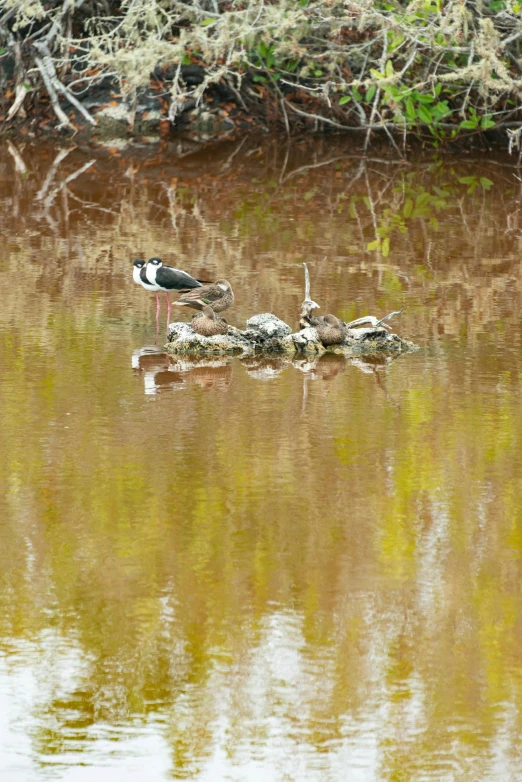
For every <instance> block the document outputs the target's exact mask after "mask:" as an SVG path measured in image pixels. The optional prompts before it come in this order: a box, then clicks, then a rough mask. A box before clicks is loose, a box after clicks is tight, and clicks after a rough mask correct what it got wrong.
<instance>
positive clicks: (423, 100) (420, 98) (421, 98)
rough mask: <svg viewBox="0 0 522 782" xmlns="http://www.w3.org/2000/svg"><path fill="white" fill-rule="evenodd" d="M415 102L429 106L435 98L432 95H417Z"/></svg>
mask: <svg viewBox="0 0 522 782" xmlns="http://www.w3.org/2000/svg"><path fill="white" fill-rule="evenodd" d="M417 100H418V101H419V103H425V104H426V105H429V104H430V103H433V102H434V100H435V98H434V97H433V95H417Z"/></svg>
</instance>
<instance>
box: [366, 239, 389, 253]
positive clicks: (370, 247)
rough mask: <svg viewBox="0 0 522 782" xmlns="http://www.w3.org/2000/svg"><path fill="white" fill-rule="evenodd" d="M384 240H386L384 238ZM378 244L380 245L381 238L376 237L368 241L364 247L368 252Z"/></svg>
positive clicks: (375, 248)
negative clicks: (372, 240)
mask: <svg viewBox="0 0 522 782" xmlns="http://www.w3.org/2000/svg"><path fill="white" fill-rule="evenodd" d="M384 241H386V239H385V240H384ZM380 246H381V240H380V239H376V240H375V241H374V242H370V243H369V244H367V245H366V249H367V250H368V251H369V252H372V250H377V249H378V248H379V247H380Z"/></svg>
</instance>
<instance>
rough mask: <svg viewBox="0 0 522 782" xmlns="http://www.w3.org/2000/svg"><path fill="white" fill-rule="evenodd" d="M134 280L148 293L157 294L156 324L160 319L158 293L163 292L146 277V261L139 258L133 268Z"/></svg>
mask: <svg viewBox="0 0 522 782" xmlns="http://www.w3.org/2000/svg"><path fill="white" fill-rule="evenodd" d="M132 278H133V280H134V282H135V283H136V285H141V286H142V287H143V288H145V290H146V291H152V292H153V293H155V294H156V323H157V322H158V319H159V311H160V300H159V293H158V291H160V290H162V288H160V287H159V285H156V283H150V282H149V281H148V280H147V277H146V275H145V261H143V260H141V258H137V259H136V260H135V261H134V263H133V267H132Z"/></svg>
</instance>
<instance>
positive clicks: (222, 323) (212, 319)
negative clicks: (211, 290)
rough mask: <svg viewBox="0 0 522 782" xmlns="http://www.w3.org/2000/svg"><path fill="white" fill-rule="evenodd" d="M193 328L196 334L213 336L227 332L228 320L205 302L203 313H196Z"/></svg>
mask: <svg viewBox="0 0 522 782" xmlns="http://www.w3.org/2000/svg"><path fill="white" fill-rule="evenodd" d="M192 328H193V329H194V331H195V332H196V334H201V335H202V336H203V337H213V336H214V335H215V334H226V333H227V329H228V325H227V322H226V320H223V318H220V317H219V315H216V313H215V312H214V310H213V309H212V307H210V306H209V305H208V304H204V305H203V309H202V310H201V315H195V316H194V318H193V319H192Z"/></svg>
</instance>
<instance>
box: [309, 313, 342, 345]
mask: <svg viewBox="0 0 522 782" xmlns="http://www.w3.org/2000/svg"><path fill="white" fill-rule="evenodd" d="M308 322H309V323H310V325H311V326H314V327H315V329H316V331H317V336H318V337H319V339H320V340H321V342H322V343H323V345H324V346H325V347H328V345H340V344H341V342H344V339H345V337H346V326H345V324H344V323H343V322H342V321H340V320H339V318H336V317H335V315H324V317H318V318H308Z"/></svg>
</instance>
